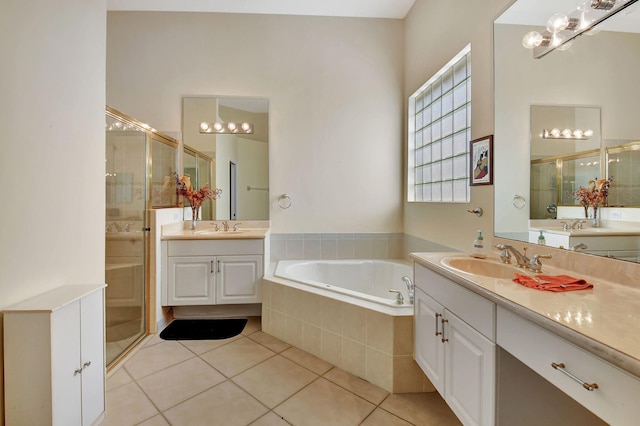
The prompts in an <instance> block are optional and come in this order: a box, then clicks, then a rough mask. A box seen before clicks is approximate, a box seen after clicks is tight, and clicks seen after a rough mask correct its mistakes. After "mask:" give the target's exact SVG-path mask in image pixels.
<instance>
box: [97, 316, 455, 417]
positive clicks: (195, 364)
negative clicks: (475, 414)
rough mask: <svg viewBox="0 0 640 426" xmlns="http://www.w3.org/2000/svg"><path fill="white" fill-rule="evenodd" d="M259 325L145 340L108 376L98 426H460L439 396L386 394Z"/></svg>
mask: <svg viewBox="0 0 640 426" xmlns="http://www.w3.org/2000/svg"><path fill="white" fill-rule="evenodd" d="M260 327H261V325H260V320H259V318H251V319H250V322H249V324H248V326H247V327H246V328H245V330H244V331H243V333H242V334H241V335H240V336H236V337H233V338H230V339H226V340H200V341H196V340H192V341H163V340H161V339H159V338H158V337H157V335H153V336H151V337H149V338H147V340H146V341H145V343H144V344H143V346H142V347H141V348H140V349H139V350H138V351H136V352H135V353H134V354H133V355H132V356H130V357H129V358H128V359H127V360H126V361H125V362H123V363H122V364H121V365H120V367H119V368H117V369H115V370H113V371H111V372H110V373H109V376H108V378H107V394H106V400H107V403H106V413H105V418H104V419H103V420H102V422H100V423H99V425H118V426H128V425H147V426H149V425H169V424H171V425H200V424H201V425H225V426H227V425H254V426H260V425H264V426H266V425H282V426H287V425H295V426H298V425H300V426H302V425H329V424H330V425H332V426H333V425H338V426H339V425H345V426H350V425H354V426H355V425H363V426H376V425H385V426H387V425H398V426H401V425H425V426H429V425H459V424H460V422H459V421H458V420H457V419H456V417H455V416H454V414H453V413H452V412H451V410H450V409H449V407H448V406H447V405H446V403H445V402H444V401H443V400H442V398H441V397H440V396H439V395H438V394H437V393H435V392H434V393H411V394H389V393H388V392H387V391H385V390H383V389H381V388H380V387H378V386H375V385H372V384H371V383H368V382H366V381H364V380H362V379H360V378H358V377H355V376H354V375H352V374H349V373H348V372H346V371H344V370H342V369H339V368H336V367H334V366H332V365H331V364H329V363H327V362H325V361H323V360H321V359H319V358H317V357H315V356H313V355H311V354H309V353H308V352H305V351H302V350H300V349H298V348H295V347H292V346H291V345H289V344H287V343H285V342H283V341H281V340H279V339H276V338H274V337H272V336H270V335H269V334H266V333H264V332H263V331H262V330H261V328H260ZM247 352H252V355H248V354H247Z"/></svg>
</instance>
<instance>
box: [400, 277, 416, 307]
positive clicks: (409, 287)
mask: <svg viewBox="0 0 640 426" xmlns="http://www.w3.org/2000/svg"><path fill="white" fill-rule="evenodd" d="M402 281H404V283H405V284H406V285H407V294H408V295H409V303H411V304H412V305H413V299H414V295H415V291H414V288H415V287H414V286H413V282H411V278H409V277H407V276H406V275H405V276H404V277H402Z"/></svg>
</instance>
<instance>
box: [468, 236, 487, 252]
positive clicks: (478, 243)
mask: <svg viewBox="0 0 640 426" xmlns="http://www.w3.org/2000/svg"><path fill="white" fill-rule="evenodd" d="M471 255H472V256H473V257H477V258H480V259H484V258H485V257H487V254H486V252H485V249H484V238H483V237H482V231H481V230H478V237H477V238H476V239H475V240H474V241H473V250H472V251H471Z"/></svg>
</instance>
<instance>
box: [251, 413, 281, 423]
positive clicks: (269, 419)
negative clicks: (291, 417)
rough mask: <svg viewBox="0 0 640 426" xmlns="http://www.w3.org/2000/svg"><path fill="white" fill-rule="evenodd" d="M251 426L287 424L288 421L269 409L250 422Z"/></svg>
mask: <svg viewBox="0 0 640 426" xmlns="http://www.w3.org/2000/svg"><path fill="white" fill-rule="evenodd" d="M251 426H289V423H287V422H285V421H284V420H282V418H281V417H280V416H278V415H277V414H275V413H274V412H273V411H270V412H268V413H267V414H265V415H264V416H262V417H260V418H259V419H258V420H256V421H255V422H253V423H251Z"/></svg>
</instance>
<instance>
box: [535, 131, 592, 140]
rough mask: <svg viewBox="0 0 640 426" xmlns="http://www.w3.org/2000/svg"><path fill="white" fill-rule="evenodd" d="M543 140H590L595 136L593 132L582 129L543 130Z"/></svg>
mask: <svg viewBox="0 0 640 426" xmlns="http://www.w3.org/2000/svg"><path fill="white" fill-rule="evenodd" d="M541 136H542V139H565V140H581V141H584V140H588V139H589V138H590V137H591V136H593V130H582V129H573V130H572V129H564V130H560V129H557V128H554V129H542V135H541Z"/></svg>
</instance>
